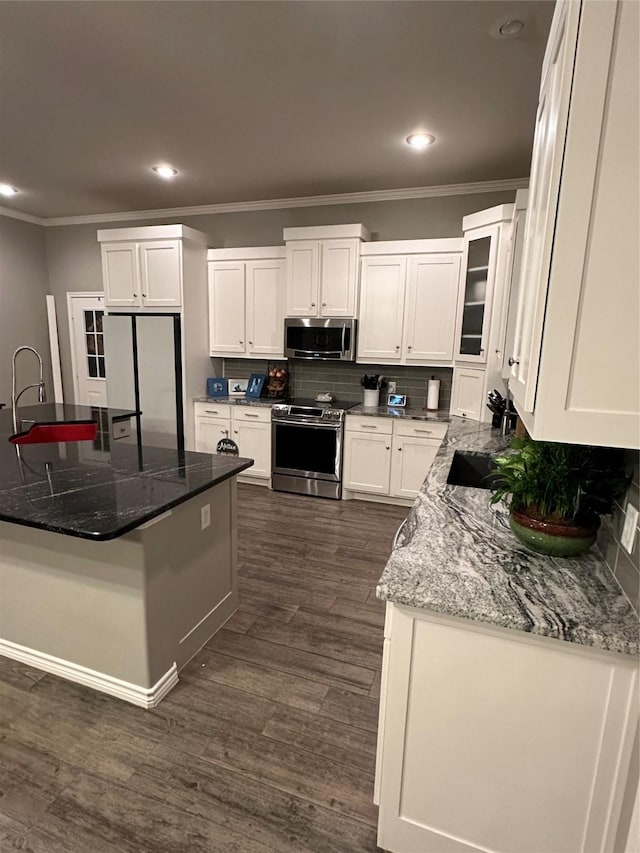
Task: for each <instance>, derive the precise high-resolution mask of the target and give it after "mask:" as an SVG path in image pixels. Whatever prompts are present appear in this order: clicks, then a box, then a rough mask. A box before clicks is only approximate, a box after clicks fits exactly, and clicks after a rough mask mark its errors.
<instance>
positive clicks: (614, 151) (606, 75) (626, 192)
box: [510, 0, 640, 448]
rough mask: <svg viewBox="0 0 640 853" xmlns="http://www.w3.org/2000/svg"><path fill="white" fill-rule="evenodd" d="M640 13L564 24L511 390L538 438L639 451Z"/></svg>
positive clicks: (600, 8) (529, 229) (536, 172)
mask: <svg viewBox="0 0 640 853" xmlns="http://www.w3.org/2000/svg"><path fill="white" fill-rule="evenodd" d="M639 13H640V7H639V6H638V4H637V3H635V2H631V0H624V1H623V2H613V0H612V2H609V3H590V2H582V3H581V2H560V3H558V4H557V6H556V10H555V14H554V20H553V23H552V27H551V33H550V36H549V43H548V46H547V53H546V56H545V61H544V65H543V74H542V84H541V90H540V103H539V107H538V115H537V121H536V134H535V139H534V148H533V159H532V170H531V185H530V195H529V209H528V215H527V222H526V227H525V237H524V255H523V273H522V281H521V285H522V286H521V292H520V299H519V306H518V322H517V324H516V336H515V342H514V352H513V354H512V356H511V357H512V360H513V369H512V374H511V379H510V387H511V389H512V391H513V395H514V400H515V403H516V407H517V409H518V411H519V413H520V416H521V417H522V419H523V420H524V422H525V425H526V426H527V429H528V430H529V432H530V434H531V435H532V436H533V437H534V438H536V439H543V440H548V441H566V442H574V443H583V444H596V445H611V446H618V447H634V448H637V447H639V446H640V429H639V427H638V423H639V417H640V375H639V370H640V357H639V351H638V340H639V337H640V304H639V301H640V291H639V288H638V281H639V280H640V269H639V263H638V250H637V246H638V233H639V232H640V219H639V199H638V185H639V183H640V175H639V158H638V150H639V148H640V140H639V138H638V120H637V105H638V101H639V91H638V73H637V68H638V51H639V45H638V33H639V31H640V27H639V21H638V17H639ZM578 25H579V26H578Z"/></svg>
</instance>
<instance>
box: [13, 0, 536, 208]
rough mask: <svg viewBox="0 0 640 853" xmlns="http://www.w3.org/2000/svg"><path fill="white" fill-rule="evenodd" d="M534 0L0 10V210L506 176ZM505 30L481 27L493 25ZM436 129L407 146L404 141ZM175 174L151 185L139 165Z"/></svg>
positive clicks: (343, 0)
mask: <svg viewBox="0 0 640 853" xmlns="http://www.w3.org/2000/svg"><path fill="white" fill-rule="evenodd" d="M552 13H553V3H552V2H548V1H547V0H438V2H433V0H424V2H404V0H394V1H393V2H388V0H381V1H380V2H369V0H360V2H351V0H337V2H317V1H316V0H310V1H309V2H297V0H296V1H295V2H271V0H261V2H237V0H236V2H190V0H180V1H179V2H173V0H168V2H156V1H155V0H147V1H146V2H102V0H97V2H66V0H65V1H64V2H57V1H56V2H13V0H5V1H4V2H0V75H1V76H0V122H1V124H0V181H4V182H8V183H11V184H13V185H15V186H16V187H19V188H20V189H21V194H20V195H19V196H16V197H14V198H13V199H11V200H6V199H0V204H2V205H3V206H5V207H11V208H13V209H15V210H19V211H23V212H26V213H30V214H33V215H36V216H42V217H55V216H71V215H80V214H96V213H109V212H115V211H127V210H145V209H153V208H166V207H181V206H188V205H204V204H215V203H222V202H237V201H250V200H257V199H272V198H290V197H295V196H310V195H322V194H330V193H345V192H355V191H362V190H376V189H393V188H401V187H413V186H432V185H439V184H451V183H466V182H470V181H471V182H475V181H485V180H499V179H508V178H522V177H525V176H526V175H528V173H529V161H530V156H531V143H532V134H533V123H534V116H535V109H536V101H537V91H538V85H539V79H540V67H541V63H542V56H543V52H544V44H545V41H546V37H547V32H548V29H549V24H550V20H551V15H552ZM509 15H511V16H515V17H518V18H520V19H522V20H524V21H525V23H526V27H525V30H524V33H523V35H522V36H520V37H518V38H514V39H506V40H498V39H495V38H493V37H491V35H490V34H489V31H490V28H491V26H492V24H494V22H495V21H496V20H497V19H499V18H503V17H506V16H509ZM418 128H424V129H426V130H428V131H430V132H431V133H433V134H434V135H435V136H436V137H437V142H436V144H435V145H434V146H432V147H431V148H430V149H427V150H426V151H424V152H422V153H417V152H415V151H413V150H412V149H410V148H409V147H408V146H407V145H406V144H405V143H404V141H403V140H404V138H405V137H406V136H407V135H408V134H409V133H411V132H412V131H413V130H415V129H418ZM162 161H167V162H169V163H171V164H172V165H174V166H175V167H176V168H177V169H179V170H180V176H179V177H178V178H175V179H174V180H173V181H171V182H165V181H161V180H160V179H158V178H157V177H155V176H154V175H153V174H152V173H151V172H150V166H151V165H153V164H155V163H158V162H162Z"/></svg>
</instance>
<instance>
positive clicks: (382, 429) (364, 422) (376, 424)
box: [345, 415, 393, 435]
mask: <svg viewBox="0 0 640 853" xmlns="http://www.w3.org/2000/svg"><path fill="white" fill-rule="evenodd" d="M345 420H346V425H345V428H346V430H347V432H370V433H377V434H378V435H391V433H392V431H393V421H392V420H391V418H374V417H368V416H367V415H365V416H364V417H358V415H347V417H346V419H345Z"/></svg>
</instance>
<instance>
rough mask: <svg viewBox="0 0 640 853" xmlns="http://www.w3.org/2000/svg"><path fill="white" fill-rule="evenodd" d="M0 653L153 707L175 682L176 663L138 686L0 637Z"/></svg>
mask: <svg viewBox="0 0 640 853" xmlns="http://www.w3.org/2000/svg"><path fill="white" fill-rule="evenodd" d="M0 655H4V656H5V657H7V658H11V660H17V661H20V663H24V664H27V666H32V667H35V669H41V670H44V672H49V673H51V674H52V675H58V676H59V677H60V678H66V679H67V681H73V682H74V683H75V684H83V685H84V686H85V687H90V688H91V689H92V690H98V691H100V692H101V693H108V694H109V696H115V697H116V698H117V699H122V700H124V701H125V702H130V703H131V704H132V705H138V707H140V708H155V707H156V705H159V704H160V702H161V701H162V699H164V697H165V696H166V695H167V693H168V692H169V691H170V690H171V689H172V688H173V687H175V685H176V684H177V683H178V667H177V666H176V664H175V663H173V664H172V665H171V667H170V668H169V669H168V670H167V672H165V674H164V675H163V676H162V677H161V678H160V679H158V681H156V683H155V684H154V685H153V687H141V686H140V685H139V684H132V683H131V682H130V681H122V680H121V679H119V678H114V677H113V676H112V675H107V674H106V673H104V672H97V671H96V670H95V669H89V668H88V667H86V666H80V665H79V664H77V663H72V662H71V661H68V660H63V659H62V658H57V657H54V656H53V655H48V654H45V653H44V652H39V651H37V650H36V649H30V648H29V647H28V646H21V645H19V644H18V643H12V642H11V641H10V640H3V639H0Z"/></svg>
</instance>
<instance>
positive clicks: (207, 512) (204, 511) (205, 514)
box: [200, 504, 211, 530]
mask: <svg viewBox="0 0 640 853" xmlns="http://www.w3.org/2000/svg"><path fill="white" fill-rule="evenodd" d="M210 524H211V504H205V505H204V506H203V507H200V530H206V528H207V527H209V525H210Z"/></svg>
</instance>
